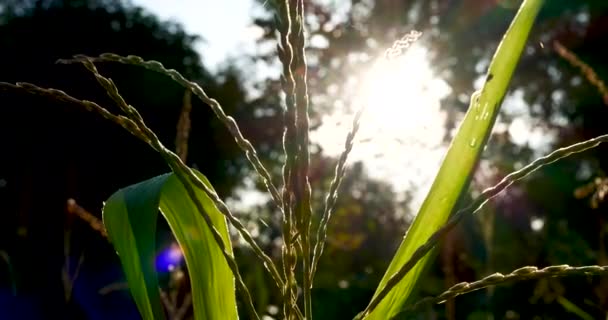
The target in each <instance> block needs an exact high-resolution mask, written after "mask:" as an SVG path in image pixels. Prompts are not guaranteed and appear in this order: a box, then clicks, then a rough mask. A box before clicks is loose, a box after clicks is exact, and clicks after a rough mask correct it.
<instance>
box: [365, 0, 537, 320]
mask: <svg viewBox="0 0 608 320" xmlns="http://www.w3.org/2000/svg"><path fill="white" fill-rule="evenodd" d="M541 5H542V0H525V1H524V2H523V3H522V5H521V7H520V9H519V11H518V12H517V15H516V16H515V18H514V19H513V21H512V23H511V26H510V27H509V29H508V30H507V32H506V34H505V36H504V38H503V40H502V42H501V43H500V45H499V47H498V49H497V51H496V53H495V55H494V57H493V59H492V62H491V63H490V67H489V70H488V74H487V76H486V82H485V84H484V86H483V88H482V89H481V91H479V92H476V93H474V94H473V95H472V96H471V104H470V106H469V109H468V111H467V114H466V116H465V118H464V120H463V122H462V124H461V125H460V128H459V130H458V133H457V135H456V137H455V138H454V140H453V141H452V144H451V145H450V147H449V149H448V152H447V155H446V157H445V159H444V161H443V163H442V165H441V168H440V169H439V172H438V174H437V176H436V178H435V181H434V182H433V185H432V186H431V190H430V191H429V193H428V195H427V197H426V199H425V200H424V202H423V204H422V207H421V208H420V210H419V212H418V214H417V215H416V218H415V220H414V222H413V224H412V226H411V227H410V229H409V230H408V232H407V233H406V235H405V238H404V240H403V242H402V243H401V245H400V247H399V249H398V250H397V253H396V254H395V256H394V258H393V260H392V261H391V264H390V266H389V268H388V269H387V271H386V273H385V274H384V277H383V278H382V281H381V282H380V285H379V286H378V288H377V289H376V293H375V294H374V298H376V296H377V295H378V293H379V292H380V291H381V290H382V289H383V288H384V286H385V285H386V283H387V281H388V279H389V278H390V277H391V276H392V275H393V274H394V273H396V272H397V271H398V270H399V269H400V268H401V267H402V266H403V265H404V264H405V263H406V262H407V260H408V259H409V258H410V257H411V256H412V254H413V253H414V251H415V250H416V249H417V248H418V247H419V246H421V245H422V244H424V243H425V242H426V241H427V239H428V238H429V237H430V236H431V234H433V233H434V232H435V231H437V229H439V228H440V227H441V226H442V225H443V224H445V222H446V221H447V220H448V218H449V216H450V214H451V213H452V212H453V210H454V209H455V205H456V203H457V202H458V200H459V198H460V196H461V195H462V194H463V193H464V192H465V191H466V190H467V188H468V185H469V182H470V179H471V176H472V173H473V169H474V168H475V165H476V163H477V161H478V159H479V157H480V154H481V152H482V151H483V148H484V146H485V144H486V142H487V140H488V137H489V136H490V133H491V131H492V127H493V125H494V122H495V120H496V116H497V115H498V111H499V108H500V104H501V103H502V100H503V98H504V96H505V93H506V91H507V87H508V84H509V82H510V80H511V76H512V75H513V71H514V70H515V66H516V65H517V62H518V60H519V57H520V56H521V53H522V51H523V48H524V45H525V43H526V40H527V38H528V34H529V32H530V29H531V28H532V25H533V23H534V19H535V18H536V15H537V14H538V11H539V10H540V7H541ZM431 258H432V255H427V256H426V257H424V258H423V259H421V260H420V261H419V262H418V264H416V266H414V268H412V269H411V270H410V272H409V273H408V274H407V275H406V276H405V277H404V278H403V279H402V280H401V281H400V282H399V283H398V284H397V285H395V287H394V288H393V289H392V290H391V291H390V292H389V293H388V294H387V295H386V297H384V299H382V300H381V301H380V303H379V304H378V305H377V307H376V308H375V309H373V310H372V312H370V313H369V314H368V315H367V317H366V319H389V318H391V317H393V316H395V315H396V314H397V313H398V312H399V310H401V309H402V308H403V306H404V305H405V304H406V303H408V302H409V301H408V300H409V299H410V298H412V293H413V291H414V289H415V287H416V284H417V282H418V281H419V280H420V277H421V274H422V272H423V271H424V269H425V268H426V266H427V264H428V263H429V261H430V259H431ZM374 298H373V299H374ZM373 299H372V300H373Z"/></svg>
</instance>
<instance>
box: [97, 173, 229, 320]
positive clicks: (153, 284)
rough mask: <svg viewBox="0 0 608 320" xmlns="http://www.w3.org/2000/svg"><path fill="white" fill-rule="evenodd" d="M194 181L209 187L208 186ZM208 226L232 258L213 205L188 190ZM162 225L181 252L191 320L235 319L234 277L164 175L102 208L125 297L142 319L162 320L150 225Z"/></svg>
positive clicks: (179, 189)
mask: <svg viewBox="0 0 608 320" xmlns="http://www.w3.org/2000/svg"><path fill="white" fill-rule="evenodd" d="M195 173H196V174H197V175H198V177H199V178H200V179H201V180H202V181H203V182H204V183H205V184H206V185H207V186H209V187H210V188H212V187H211V184H210V183H209V181H208V180H207V179H206V178H205V177H204V176H203V175H202V174H200V173H199V172H197V171H195ZM192 188H193V189H194V190H195V193H196V197H197V198H198V200H199V201H200V202H201V203H202V205H203V207H204V209H205V211H206V213H207V214H208V215H209V216H210V217H211V219H212V221H213V225H214V226H215V228H217V229H218V230H219V232H220V234H221V235H222V238H223V239H224V242H225V244H226V248H227V249H228V250H230V252H231V253H232V251H231V250H232V245H231V243H230V238H229V235H228V226H227V224H226V220H225V218H224V216H223V215H222V214H221V213H220V212H219V211H218V209H217V208H216V207H215V205H214V203H213V201H212V200H211V199H209V197H208V196H207V195H206V194H205V193H204V192H203V191H202V190H199V189H198V188H196V187H195V186H194V185H193V186H192ZM159 211H160V212H161V213H162V214H163V216H164V218H165V219H166V220H167V222H168V224H169V226H170V228H171V231H172V232H173V234H174V235H175V238H176V239H177V242H178V243H179V245H180V247H181V248H182V251H183V253H184V258H185V261H186V265H187V267H188V273H189V275H190V280H191V285H192V303H193V307H194V318H195V319H236V318H237V309H236V298H235V284H234V277H233V275H232V272H231V270H230V268H229V267H228V264H227V262H226V259H225V257H224V256H223V254H222V252H221V250H220V249H219V247H218V245H217V243H216V242H215V240H214V238H213V235H212V234H211V231H210V230H209V227H208V226H207V225H206V224H205V221H204V219H203V217H202V215H201V213H199V212H198V211H197V210H196V206H195V204H194V202H193V201H192V199H191V198H190V197H188V196H187V192H186V189H185V188H184V186H183V185H182V183H181V182H180V181H179V179H178V178H177V177H176V176H175V175H174V174H173V173H168V174H164V175H161V176H158V177H155V178H152V179H149V180H146V181H143V182H140V183H138V184H135V185H132V186H129V187H127V188H124V189H121V190H118V191H117V192H116V193H114V194H113V195H112V196H111V197H110V198H109V199H108V201H107V202H106V204H105V206H104V208H103V223H104V224H105V226H106V228H107V230H108V237H109V238H110V241H111V242H112V244H113V245H114V248H115V249H116V252H117V253H118V255H119V257H120V262H121V264H122V267H123V270H124V272H125V275H126V277H127V281H128V283H129V288H130V290H131V294H132V295H133V298H134V299H135V303H136V304H137V308H138V309H139V312H140V313H141V315H142V317H143V318H144V319H163V318H164V314H163V310H162V307H161V302H160V294H159V289H158V277H157V274H156V271H155V269H154V267H155V263H154V261H155V248H156V244H155V238H156V221H157V217H158V213H159Z"/></svg>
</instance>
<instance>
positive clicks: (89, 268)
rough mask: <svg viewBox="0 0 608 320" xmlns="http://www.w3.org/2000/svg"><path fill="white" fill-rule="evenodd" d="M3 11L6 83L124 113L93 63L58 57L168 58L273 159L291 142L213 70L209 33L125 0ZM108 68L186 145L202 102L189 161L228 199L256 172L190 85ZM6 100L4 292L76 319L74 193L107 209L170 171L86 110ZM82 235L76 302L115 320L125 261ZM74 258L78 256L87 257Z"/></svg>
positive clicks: (235, 80) (1, 226)
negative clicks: (181, 127)
mask: <svg viewBox="0 0 608 320" xmlns="http://www.w3.org/2000/svg"><path fill="white" fill-rule="evenodd" d="M0 8H1V9H0V47H2V50H1V52H0V70H1V71H0V80H1V81H6V82H19V81H25V82H31V83H36V84H38V85H41V86H43V87H49V88H59V89H61V90H65V91H66V92H68V93H69V94H71V95H73V96H75V97H78V98H85V99H89V100H92V101H99V102H101V103H102V104H103V105H104V106H105V107H108V108H109V109H110V110H111V111H113V112H117V111H118V110H117V108H116V107H114V106H113V105H112V103H111V100H110V99H108V97H107V96H106V95H105V93H104V91H103V89H102V88H100V87H99V85H98V84H97V83H96V81H95V79H94V78H93V77H92V75H91V74H90V73H88V72H87V71H86V70H84V68H82V66H79V65H58V64H56V63H55V62H56V60H57V59H61V58H70V57H71V56H72V55H75V54H87V55H98V54H101V53H104V52H113V53H118V54H123V55H128V54H135V55H140V56H142V57H144V58H146V59H151V60H158V61H161V62H163V63H164V64H165V66H167V67H168V68H175V69H177V70H178V71H180V72H181V73H182V74H184V75H185V76H187V77H188V78H190V79H193V80H195V81H197V82H199V83H201V85H202V86H203V87H204V88H205V89H206V90H207V91H208V93H209V95H210V96H212V97H215V98H217V99H218V100H219V101H221V102H222V104H223V107H224V110H225V111H226V112H227V113H228V114H231V115H234V116H235V118H236V119H237V120H238V121H239V123H240V124H241V128H242V129H243V131H245V132H244V133H245V134H246V135H248V136H249V137H253V138H252V141H253V143H254V144H255V145H256V146H257V147H258V148H259V149H260V150H262V151H261V152H262V153H261V156H262V158H263V159H266V161H272V159H273V158H272V157H271V155H270V152H269V151H268V150H271V149H272V147H273V146H274V145H275V144H277V143H279V142H280V135H277V131H276V129H275V128H279V127H280V122H279V121H276V117H277V116H274V115H272V114H271V113H270V112H266V113H263V112H262V113H259V110H269V109H272V108H273V106H272V105H270V106H268V105H267V104H266V101H265V100H261V99H257V100H251V99H248V98H247V93H246V91H245V89H244V88H243V86H242V81H241V78H240V77H241V76H240V74H239V73H238V72H236V70H234V69H230V68H226V69H224V70H222V71H220V73H219V74H218V75H213V74H211V73H210V72H208V71H207V70H206V69H205V68H204V66H203V64H202V60H201V57H200V56H199V54H198V53H197V52H196V51H195V49H194V44H195V42H196V41H198V38H197V37H195V36H192V35H189V34H187V33H186V32H184V31H183V29H182V27H181V26H180V25H179V24H176V23H169V22H162V21H160V20H159V19H158V18H156V17H155V16H153V15H151V14H149V13H147V12H146V11H145V10H144V9H142V8H140V7H136V6H133V5H130V4H125V3H124V2H123V1H117V0H100V1H92V0H91V1H61V0H37V1H34V0H32V1H7V0H5V1H1V2H0ZM101 72H102V73H104V74H106V75H108V76H110V77H111V78H112V79H113V80H114V81H115V82H116V84H117V85H118V87H119V88H120V89H121V90H122V91H121V93H122V94H123V96H124V97H125V98H126V100H127V101H128V102H129V103H131V104H133V105H134V106H137V107H138V109H139V110H140V111H141V113H142V116H143V117H144V119H145V121H146V122H147V123H148V125H149V126H150V127H151V128H152V129H153V130H154V131H155V132H156V133H157V134H158V135H159V137H160V139H161V140H162V141H163V143H164V144H165V145H167V146H169V147H174V145H175V142H174V141H175V139H176V126H177V123H178V119H179V117H180V114H181V112H182V105H184V104H187V103H191V104H192V111H191V112H190V115H189V116H190V119H191V132H190V140H189V146H190V148H189V151H190V152H189V155H188V164H189V165H192V166H194V167H198V168H199V169H200V170H201V171H202V172H204V174H205V175H206V176H207V177H209V179H210V180H211V181H212V183H213V185H214V186H215V187H216V190H218V192H219V193H220V194H221V195H222V196H224V197H225V196H229V195H230V194H231V191H232V189H233V188H234V187H235V186H237V185H239V184H240V181H241V180H242V178H243V177H244V176H246V175H247V173H248V169H247V167H246V166H245V163H246V162H245V160H244V157H243V156H242V153H241V152H240V150H239V149H238V148H237V146H236V145H235V143H234V141H233V139H232V137H231V135H230V134H229V133H228V132H227V130H226V129H225V128H224V127H223V126H222V125H221V124H220V123H219V122H218V121H217V120H216V119H215V116H214V115H213V113H212V112H211V110H210V108H208V107H207V106H206V105H204V104H203V103H201V102H200V101H198V100H196V99H191V102H184V99H188V98H187V97H186V96H185V89H184V88H181V87H179V86H178V85H176V84H175V83H173V82H172V81H171V80H170V79H168V78H166V77H165V76H162V75H160V74H156V73H154V72H151V71H146V70H143V69H140V68H133V67H128V66H123V65H110V64H108V65H103V66H101ZM186 101H187V100H186ZM0 104H1V105H2V107H1V108H0V146H1V148H2V150H3V151H2V157H0V182H2V184H1V185H0V212H2V214H1V215H0V219H1V220H0V221H1V222H0V249H2V250H5V251H6V252H7V253H8V255H9V256H10V257H11V263H12V264H13V268H12V269H13V270H15V272H16V273H15V274H13V275H12V276H11V278H12V279H10V278H7V277H6V274H7V273H5V272H3V271H4V270H3V269H0V270H2V272H1V273H0V274H1V275H0V287H2V288H5V287H8V285H9V283H10V282H12V281H14V282H16V286H17V288H18V294H19V296H20V297H26V296H28V295H29V296H30V297H33V298H30V303H32V304H35V305H36V306H35V307H33V308H34V309H37V310H40V312H41V313H43V314H44V315H45V316H50V315H57V316H58V317H60V318H65V317H66V316H68V315H67V314H66V313H65V312H66V309H65V307H66V304H65V301H62V300H63V299H62V297H63V294H62V293H61V273H60V272H61V267H62V264H63V263H64V261H63V246H64V245H63V240H62V239H63V231H64V220H66V219H65V208H66V201H67V200H68V198H74V199H76V200H77V201H78V203H79V204H80V205H82V206H83V207H85V208H87V209H88V210H90V211H91V212H94V213H98V212H100V209H101V206H102V202H103V201H104V200H105V199H107V197H108V196H109V195H110V194H111V193H112V192H114V191H115V190H117V189H118V188H121V187H124V186H127V185H129V184H132V183H135V182H137V181H141V180H144V179H146V178H149V177H151V176H154V175H157V174H160V173H164V172H167V171H168V170H169V169H168V168H167V167H166V166H165V164H164V163H163V161H162V159H160V157H159V156H158V155H157V154H155V153H154V152H153V151H152V150H150V149H149V147H148V146H146V145H144V144H142V143H140V142H139V141H137V139H135V138H133V137H131V136H129V135H128V134H127V133H125V132H123V131H122V129H121V128H118V127H116V126H115V125H113V124H110V123H109V122H106V121H105V120H103V119H99V118H98V117H97V116H95V115H91V114H89V113H87V112H86V111H84V110H82V109H80V108H79V107H77V106H72V105H69V104H66V103H63V102H58V101H55V100H54V99H48V98H44V97H43V98H41V97H33V96H30V95H27V94H21V93H18V92H0ZM256 111H257V112H258V113H256ZM254 114H256V116H254ZM275 114H276V112H275ZM260 123H264V125H261V124H260ZM264 150H266V151H264ZM68 220H69V217H68ZM73 234H74V239H75V241H74V242H75V244H73V246H74V248H73V252H76V253H79V252H82V251H83V250H84V248H86V253H85V255H86V259H85V261H86V262H85V268H84V271H83V272H82V273H81V278H80V280H81V281H80V282H79V283H77V286H76V287H75V290H76V291H79V290H83V291H82V292H81V294H79V295H76V296H77V297H80V299H76V300H77V301H76V303H77V304H79V305H80V308H75V309H76V310H78V309H82V310H85V311H87V312H88V313H89V316H90V317H93V318H95V317H102V318H108V317H110V315H109V312H111V310H110V311H107V312H108V314H104V313H103V312H102V308H101V307H100V303H101V301H102V300H101V297H100V296H99V295H96V294H95V292H96V290H98V289H99V288H100V287H101V286H103V285H106V284H107V283H100V281H108V280H111V279H112V278H113V277H117V276H119V274H120V273H118V272H117V264H116V259H115V258H113V259H111V258H110V257H114V252H112V250H111V249H110V246H108V245H107V243H105V240H104V239H101V238H98V235H97V234H94V233H91V232H90V231H89V230H87V229H86V228H82V229H80V230H78V229H77V230H74V231H73ZM68 258H70V259H72V260H75V261H77V260H78V256H76V257H68ZM109 262H111V263H109ZM106 267H108V268H109V269H108V268H106ZM2 268H4V267H2ZM108 270H110V271H108ZM112 270H113V271H112ZM102 279H103V280H102ZM114 280H116V279H113V280H111V281H114ZM79 292H80V291H79ZM95 305H97V306H95ZM129 308H131V309H133V308H132V306H130V307H129ZM129 308H126V309H125V308H124V307H123V308H122V310H119V311H125V310H129ZM5 310H7V311H5ZM115 311H116V310H115ZM5 312H9V315H6V314H5ZM11 312H12V311H11V309H10V308H9V309H4V308H3V311H0V313H1V316H0V317H7V318H12V317H15V316H16V315H13V316H10V315H11ZM104 312H106V311H104ZM124 316H128V312H127V313H125V315H124Z"/></svg>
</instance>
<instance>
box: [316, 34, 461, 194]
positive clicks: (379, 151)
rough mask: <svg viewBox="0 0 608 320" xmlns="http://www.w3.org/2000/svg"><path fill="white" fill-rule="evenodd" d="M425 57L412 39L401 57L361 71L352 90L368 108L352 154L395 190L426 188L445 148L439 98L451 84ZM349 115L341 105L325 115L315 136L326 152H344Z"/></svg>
mask: <svg viewBox="0 0 608 320" xmlns="http://www.w3.org/2000/svg"><path fill="white" fill-rule="evenodd" d="M427 56H428V52H427V49H426V48H424V47H422V46H418V45H416V44H414V45H412V46H411V47H410V48H409V49H408V50H407V52H406V53H404V54H403V55H401V56H399V57H397V58H394V59H386V58H384V57H382V58H378V59H377V60H375V61H373V62H372V63H370V67H369V68H368V69H367V70H364V71H363V72H361V73H360V74H359V77H360V79H362V80H361V81H359V84H358V86H357V89H356V92H357V93H356V94H355V95H354V96H355V97H356V98H355V99H354V100H355V101H357V103H359V104H365V105H366V111H365V113H364V115H363V117H362V119H361V129H360V132H359V135H358V137H359V139H358V142H359V143H357V144H356V145H355V147H354V149H353V151H352V153H351V157H350V159H351V161H363V163H364V164H365V165H366V167H367V170H368V172H369V174H370V175H371V176H372V177H374V178H379V179H383V180H386V181H388V182H390V183H391V184H392V185H393V186H394V187H395V190H397V191H403V190H406V189H408V188H410V187H411V185H412V184H415V185H416V186H417V187H418V188H419V189H420V190H419V191H422V192H424V190H422V189H425V188H426V185H429V186H430V182H432V177H433V176H434V174H435V172H436V170H437V169H438V166H439V162H440V160H441V157H442V156H443V153H444V151H445V149H444V145H443V137H444V134H445V128H444V122H445V114H444V112H443V111H442V110H441V108H440V106H441V105H440V101H441V99H443V98H444V97H445V96H447V95H448V94H449V93H450V90H451V89H450V87H449V86H448V85H447V83H446V82H445V81H443V80H441V79H439V78H437V77H436V76H435V73H434V71H433V69H432V68H431V65H430V62H429V61H428V58H427ZM351 109H352V108H351ZM351 118H352V114H351V113H345V112H344V111H342V110H336V111H335V112H334V113H332V114H330V115H327V116H325V117H324V118H323V124H322V125H321V127H320V128H319V129H318V130H317V131H316V132H315V133H314V134H313V136H312V138H313V140H314V141H315V142H317V143H319V144H320V145H321V147H322V148H323V151H324V153H325V154H327V155H330V156H336V155H339V154H340V153H341V152H342V151H343V146H344V138H345V136H346V132H348V130H349V124H350V120H349V119H351ZM416 193H418V192H416ZM414 202H417V201H416V200H415V201H414ZM413 205H416V203H414V204H413Z"/></svg>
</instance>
